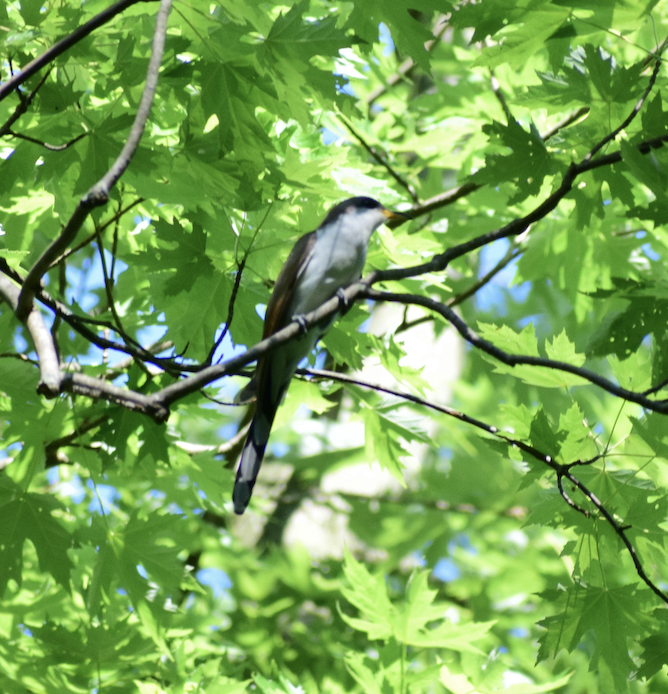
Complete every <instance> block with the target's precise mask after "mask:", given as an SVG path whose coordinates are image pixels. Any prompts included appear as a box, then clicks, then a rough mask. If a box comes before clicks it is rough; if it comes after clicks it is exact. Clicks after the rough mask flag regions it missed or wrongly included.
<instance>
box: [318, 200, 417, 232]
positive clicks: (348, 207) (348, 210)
mask: <svg viewBox="0 0 668 694" xmlns="http://www.w3.org/2000/svg"><path fill="white" fill-rule="evenodd" d="M344 218H345V219H346V220H350V221H351V222H354V223H355V224H357V225H359V227H360V228H361V229H364V230H368V231H373V230H374V229H376V228H377V227H379V226H380V225H381V224H383V223H384V222H388V221H390V220H392V219H396V220H397V221H405V220H406V219H408V217H407V216H406V215H404V214H402V213H401V212H392V211H391V210H388V209H386V208H385V207H383V205H381V204H380V203H379V202H378V200H374V199H373V198H366V197H361V196H360V197H356V198H348V200H344V201H343V202H340V203H339V204H338V205H335V206H334V207H332V209H331V210H330V211H329V212H328V214H327V216H326V217H325V220H324V221H323V223H322V225H321V226H326V225H328V224H333V223H336V222H339V221H342V220H343V219H344Z"/></svg>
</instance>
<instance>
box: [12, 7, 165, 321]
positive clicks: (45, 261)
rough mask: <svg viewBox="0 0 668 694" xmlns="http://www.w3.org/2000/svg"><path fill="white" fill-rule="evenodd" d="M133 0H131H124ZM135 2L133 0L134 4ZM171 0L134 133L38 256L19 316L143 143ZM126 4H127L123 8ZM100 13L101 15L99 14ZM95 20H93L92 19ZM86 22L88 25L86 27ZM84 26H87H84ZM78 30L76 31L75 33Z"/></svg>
mask: <svg viewBox="0 0 668 694" xmlns="http://www.w3.org/2000/svg"><path fill="white" fill-rule="evenodd" d="M123 2H130V0H122V2H121V3H119V4H123ZM130 4H131V3H130ZM171 4H172V3H171V0H161V2H160V9H159V10H158V16H157V18H156V25H155V32H154V34H153V49H152V52H151V59H150V61H149V66H148V73H147V76H146V85H145V87H144V92H143V94H142V97H141V101H140V102H139V108H138V109H137V115H136V116H135V121H134V123H133V125H132V128H131V130H130V135H129V137H128V139H127V142H126V143H125V145H124V147H123V149H122V151H121V153H120V154H119V156H118V158H117V159H116V161H115V162H114V163H113V164H112V166H111V168H110V169H109V171H107V173H106V174H105V175H104V176H103V177H102V178H101V179H100V180H99V181H98V182H97V183H96V184H95V185H94V186H93V187H92V188H91V189H90V190H89V191H88V192H87V193H86V194H85V195H84V196H83V197H82V198H81V200H80V201H79V204H78V205H77V208H76V210H75V211H74V213H73V214H72V216H71V217H70V219H69V221H68V222H67V224H66V225H65V228H64V229H63V231H62V232H61V234H60V236H59V237H58V238H57V239H55V241H53V242H52V243H51V244H50V245H49V247H48V248H47V249H46V250H45V251H44V253H42V255H41V256H40V257H39V258H38V259H37V261H36V262H35V264H34V265H33V266H32V268H31V269H30V271H29V272H28V276H27V277H26V280H25V282H24V284H23V289H22V290H21V296H20V299H19V305H18V307H17V316H18V317H19V318H22V317H25V316H27V315H28V312H29V311H30V310H31V307H32V303H33V300H34V298H35V294H36V293H37V291H38V290H39V287H40V282H41V279H42V276H43V275H44V273H45V272H47V270H48V269H49V266H50V265H51V263H52V262H53V261H54V259H55V258H56V257H57V256H58V255H60V254H61V253H62V252H63V251H64V250H65V249H66V248H67V247H68V246H69V245H70V243H72V241H74V239H75V237H76V235H77V233H78V232H79V229H81V227H82V226H83V223H84V222H85V221H86V218H87V217H88V214H89V213H90V211H91V210H92V209H93V208H95V207H98V206H100V205H104V204H105V203H106V202H107V201H108V200H109V191H110V190H111V188H112V187H113V186H114V185H115V183H116V182H117V181H118V179H119V178H120V177H121V176H122V175H123V172H124V171H125V169H126V168H127V167H128V165H129V164H130V161H131V159H132V157H133V155H134V153H135V151H136V149H137V147H138V146H139V141H140V139H141V136H142V134H143V132H144V127H145V125H146V121H147V120H148V116H149V112H150V110H151V104H152V103H153V96H154V94H155V89H156V86H157V84H158V73H159V71H160V62H161V60H162V53H163V49H164V46H165V34H166V32H167V18H168V16H169V10H170V8H171ZM124 7H125V5H123V8H124ZM98 16H99V15H98ZM91 21H93V20H91ZM85 26H86V25H84V27H85ZM82 28H83V27H82ZM75 33H76V32H75Z"/></svg>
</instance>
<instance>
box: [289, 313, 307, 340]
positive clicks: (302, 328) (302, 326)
mask: <svg viewBox="0 0 668 694" xmlns="http://www.w3.org/2000/svg"><path fill="white" fill-rule="evenodd" d="M292 320H294V321H296V322H297V324H298V325H299V332H300V333H301V334H302V335H306V333H307V332H308V321H307V320H306V318H304V316H303V315H302V314H301V313H298V314H297V315H296V316H293V317H292Z"/></svg>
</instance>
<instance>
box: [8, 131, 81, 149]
mask: <svg viewBox="0 0 668 694" xmlns="http://www.w3.org/2000/svg"><path fill="white" fill-rule="evenodd" d="M88 134H89V133H81V135H77V136H76V137H75V138H74V139H73V140H70V141H69V142H66V143H65V144H64V145H51V144H49V143H48V142H44V141H42V140H38V139H37V138H35V137H30V135H23V134H22V133H17V132H14V131H13V130H8V131H7V135H11V136H12V137H16V138H17V139H19V140H27V141H28V142H32V143H33V144H36V145H40V146H41V147H44V149H48V150H49V151H51V152H62V151H63V150H66V149H68V148H69V147H71V146H72V145H74V144H76V143H77V142H79V140H81V139H82V138H84V137H86V136H87V135H88Z"/></svg>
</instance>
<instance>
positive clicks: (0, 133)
mask: <svg viewBox="0 0 668 694" xmlns="http://www.w3.org/2000/svg"><path fill="white" fill-rule="evenodd" d="M50 74H51V70H49V71H48V72H47V73H46V74H45V75H44V76H43V77H42V79H41V80H40V81H39V83H38V84H37V86H36V87H35V88H34V89H33V90H32V91H31V92H30V94H28V96H25V95H24V94H23V93H22V92H21V90H20V89H17V90H16V93H17V94H18V97H19V103H18V104H17V105H16V108H15V109H14V113H12V115H11V116H10V117H9V118H8V119H7V120H6V122H5V123H4V124H3V125H2V126H1V127H0V137H4V136H5V135H7V134H9V133H11V127H12V125H14V123H16V121H17V120H18V119H19V118H20V117H21V116H22V115H23V114H24V113H25V112H26V111H27V110H28V108H29V106H30V104H31V103H32V101H33V99H34V98H35V95H36V94H37V92H38V91H39V90H40V88H41V87H42V85H43V84H44V83H45V82H46V80H47V78H48V77H49V75H50ZM14 137H16V135H15V136H14Z"/></svg>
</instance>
